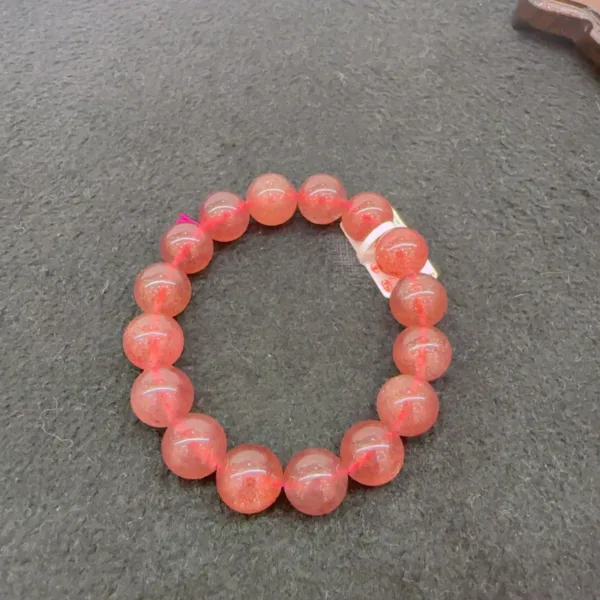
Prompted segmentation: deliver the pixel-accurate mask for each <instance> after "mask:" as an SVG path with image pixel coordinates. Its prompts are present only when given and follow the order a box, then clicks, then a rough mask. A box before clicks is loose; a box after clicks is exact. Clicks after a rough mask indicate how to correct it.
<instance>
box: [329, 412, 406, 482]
mask: <svg viewBox="0 0 600 600" xmlns="http://www.w3.org/2000/svg"><path fill="white" fill-rule="evenodd" d="M340 456H341V459H342V465H343V466H344V469H346V471H347V472H348V475H350V477H352V479H354V481H358V483H362V484H363V485H370V486H375V485H383V484H384V483H388V481H391V480H392V479H394V477H396V475H398V473H399V472H400V469H401V468H402V464H403V463H404V445H403V444H402V440H401V439H400V438H399V437H398V436H397V435H395V434H393V433H392V432H391V431H389V430H388V429H387V428H386V427H385V425H384V424H383V423H381V422H380V421H361V422H359V423H356V425H353V426H352V427H350V429H348V431H346V433H345V434H344V437H343V438H342V443H341V446H340Z"/></svg>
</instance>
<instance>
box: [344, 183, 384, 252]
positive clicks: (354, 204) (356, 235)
mask: <svg viewBox="0 0 600 600" xmlns="http://www.w3.org/2000/svg"><path fill="white" fill-rule="evenodd" d="M393 219H394V213H393V211H392V206H391V205H390V203H389V202H388V201H387V200H386V199H385V198H384V197H383V196H380V195H379V194H375V193H373V192H363V193H362V194H357V195H356V196H354V198H352V199H351V200H350V202H349V204H348V207H347V208H346V210H345V212H344V215H343V216H342V227H343V228H344V230H345V231H346V233H347V234H348V235H349V236H350V237H351V238H352V239H353V240H357V241H359V242H362V241H363V240H364V239H365V238H366V237H367V236H368V235H369V234H370V233H371V231H373V229H375V228H376V227H379V225H381V224H382V223H385V222H387V221H392V220H393Z"/></svg>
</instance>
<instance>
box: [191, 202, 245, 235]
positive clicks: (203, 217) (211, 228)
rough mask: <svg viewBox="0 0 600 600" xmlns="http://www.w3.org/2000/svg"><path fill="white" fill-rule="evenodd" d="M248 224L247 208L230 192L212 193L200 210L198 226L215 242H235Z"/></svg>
mask: <svg viewBox="0 0 600 600" xmlns="http://www.w3.org/2000/svg"><path fill="white" fill-rule="evenodd" d="M249 223H250V213H249V211H248V206H247V205H246V203H245V202H244V201H243V200H242V199H241V198H240V197H239V196H236V195H235V194H233V193H232V192H214V193H213V194H211V195H210V196H208V198H206V200H205V201H204V204H202V207H201V208H200V224H201V225H202V226H203V228H205V229H206V231H207V232H208V234H209V235H210V236H211V237H212V239H213V240H216V241H217V242H232V241H233V240H237V239H238V238H239V237H241V236H242V235H243V234H244V233H245V231H246V229H248V224H249Z"/></svg>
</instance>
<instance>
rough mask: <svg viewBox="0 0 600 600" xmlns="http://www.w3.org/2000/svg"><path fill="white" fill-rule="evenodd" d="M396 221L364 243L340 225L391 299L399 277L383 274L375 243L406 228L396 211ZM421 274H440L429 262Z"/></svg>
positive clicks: (381, 288) (371, 234)
mask: <svg viewBox="0 0 600 600" xmlns="http://www.w3.org/2000/svg"><path fill="white" fill-rule="evenodd" d="M393 212H394V220H393V221H387V222H386V223H382V224H381V225H379V227H376V228H375V229H373V231H372V232H371V233H370V234H369V235H368V236H367V237H366V238H365V239H364V241H362V242H357V241H356V240H353V239H352V238H351V237H350V236H349V235H348V234H347V233H346V231H345V230H344V228H343V227H342V225H341V223H340V229H341V230H342V232H343V234H344V235H345V236H346V239H347V240H348V241H349V242H350V245H351V246H352V247H353V248H354V250H355V252H356V256H357V257H358V260H359V262H360V264H361V265H363V266H364V267H365V269H367V271H368V272H369V275H370V276H371V279H372V280H373V281H374V282H375V283H376V284H377V287H378V288H379V291H380V292H381V293H382V294H383V295H384V296H385V297H386V298H389V297H390V295H391V294H392V290H393V289H394V286H395V285H396V284H397V283H398V281H399V280H398V278H397V277H392V276H391V275H386V274H385V273H382V272H381V269H380V268H379V267H378V265H377V263H376V262H375V242H377V240H378V239H379V238H380V237H381V236H382V235H383V234H384V233H387V232H388V231H390V230H391V229H394V228H396V227H406V223H405V222H404V221H403V220H402V219H401V218H400V215H399V214H398V213H397V212H396V211H395V210H394V211H393ZM421 273H425V274H426V275H431V276H432V277H435V278H436V279H437V276H438V272H437V271H436V270H435V268H434V266H433V265H432V264H431V263H430V262H429V261H427V262H426V263H425V266H424V267H423V268H422V269H421Z"/></svg>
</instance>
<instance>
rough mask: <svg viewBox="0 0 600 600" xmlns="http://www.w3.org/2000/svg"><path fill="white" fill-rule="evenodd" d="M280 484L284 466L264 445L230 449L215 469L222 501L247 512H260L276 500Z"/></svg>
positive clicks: (248, 445)
mask: <svg viewBox="0 0 600 600" xmlns="http://www.w3.org/2000/svg"><path fill="white" fill-rule="evenodd" d="M282 485H283V469H282V468H281V464H280V463H279V460H278V459H277V457H276V456H275V455H274V454H273V453H272V452H271V451H270V450H269V449H268V448H265V447H264V446H257V445H253V444H242V445H241V446H236V447H235V448H233V450H230V451H229V452H228V453H227V454H226V456H225V461H224V463H223V465H221V466H219V468H218V470H217V492H218V493H219V496H220V497H221V500H223V502H225V504H227V506H229V508H231V509H232V510H235V511H237V512H240V513H244V514H246V515H250V514H253V513H257V512H260V511H262V510H265V508H268V507H269V506H271V504H273V502H275V500H277V497H278V496H279V494H280V493H281V486H282Z"/></svg>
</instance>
